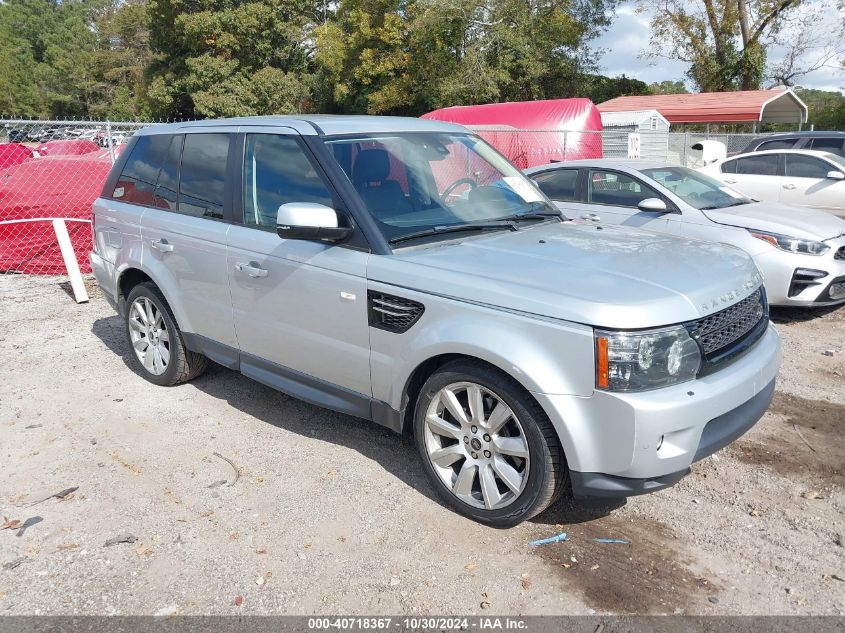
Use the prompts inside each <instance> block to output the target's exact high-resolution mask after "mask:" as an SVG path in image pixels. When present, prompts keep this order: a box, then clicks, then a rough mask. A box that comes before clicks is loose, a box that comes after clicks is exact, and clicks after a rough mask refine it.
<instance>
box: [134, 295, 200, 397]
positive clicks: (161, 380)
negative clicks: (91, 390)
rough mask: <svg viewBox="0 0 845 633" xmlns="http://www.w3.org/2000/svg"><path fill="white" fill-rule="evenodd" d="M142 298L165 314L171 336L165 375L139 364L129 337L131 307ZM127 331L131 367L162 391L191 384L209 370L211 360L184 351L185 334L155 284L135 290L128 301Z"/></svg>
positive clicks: (186, 350) (186, 349)
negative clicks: (183, 336) (158, 386)
mask: <svg viewBox="0 0 845 633" xmlns="http://www.w3.org/2000/svg"><path fill="white" fill-rule="evenodd" d="M139 297H146V298H147V299H149V300H150V301H151V302H152V303H153V305H154V306H155V308H156V309H157V310H158V311H159V312H160V313H161V314H162V317H163V319H164V322H165V324H166V326H167V331H168V334H169V335H170V341H169V350H170V360H169V362H168V364H167V367H166V368H165V370H164V373H161V374H155V373H153V372H151V371H149V370H148V369H147V368H146V367H144V365H143V364H142V363H141V361H140V360H139V358H138V356H137V354H136V353H135V350H134V349H133V347H132V337H131V336H130V333H129V318H130V312H131V310H130V308H131V306H132V303H133V302H134V301H135V300H136V299H138V298H139ZM123 322H124V328H125V332H126V340H127V342H128V343H129V349H130V352H131V353H130V358H131V359H132V361H131V362H132V367H133V368H134V369H135V371H136V373H138V374H140V375H141V376H143V377H144V378H146V379H147V380H149V381H150V382H151V383H153V384H155V385H160V386H162V387H169V386H172V385H178V384H181V383H183V382H187V381H189V380H192V379H194V378H196V377H197V376H199V375H200V374H202V373H203V372H204V371H205V369H206V367H208V359H207V358H206V357H205V356H203V355H202V354H198V353H197V352H192V351H191V350H189V349H188V348H186V347H185V341H184V339H183V338H182V331H181V330H180V329H179V326H178V325H177V324H176V320H175V319H174V318H173V312H172V311H171V310H170V306H169V305H168V304H167V301H166V300H165V298H164V295H162V294H161V291H160V290H159V289H158V286H156V285H155V284H154V283H152V282H145V283H141V284H138V285H137V286H135V287H134V288H132V290H131V292H130V293H129V296H128V297H127V298H126V314H125V316H124V319H123Z"/></svg>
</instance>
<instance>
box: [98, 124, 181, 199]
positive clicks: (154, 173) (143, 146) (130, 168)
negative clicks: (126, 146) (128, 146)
mask: <svg viewBox="0 0 845 633" xmlns="http://www.w3.org/2000/svg"><path fill="white" fill-rule="evenodd" d="M168 145H170V136H169V135H166V134H153V135H151V136H141V137H139V138H138V141H137V142H136V143H135V147H133V148H132V153H131V154H130V155H129V159H128V160H127V161H126V165H124V167H123V171H122V172H121V174H120V177H119V178H118V179H117V183H116V184H115V187H114V192H113V193H112V197H113V198H114V199H115V200H120V201H121V202H130V203H133V204H143V205H147V206H150V205H152V204H153V191H154V190H155V186H156V180H157V179H158V170H159V168H160V167H161V162H162V160H163V159H164V154H165V153H166V152H167V148H168Z"/></svg>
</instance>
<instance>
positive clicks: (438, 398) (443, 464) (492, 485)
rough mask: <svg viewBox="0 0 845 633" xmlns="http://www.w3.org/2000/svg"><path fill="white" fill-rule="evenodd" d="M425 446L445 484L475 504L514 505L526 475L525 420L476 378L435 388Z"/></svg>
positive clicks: (481, 505)
mask: <svg viewBox="0 0 845 633" xmlns="http://www.w3.org/2000/svg"><path fill="white" fill-rule="evenodd" d="M425 447H426V453H427V454H428V458H429V460H430V462H431V465H432V466H433V468H434V471H435V472H436V473H437V474H438V476H439V477H440V480H441V481H442V482H443V484H444V485H445V486H446V488H447V489H448V490H449V491H450V492H451V493H452V494H453V495H455V496H456V497H457V498H458V499H460V500H461V501H463V502H464V503H467V504H469V505H471V506H474V507H476V508H482V509H485V510H494V509H499V508H503V507H505V506H508V505H510V504H511V503H513V502H514V501H516V499H517V498H518V497H519V495H520V494H521V493H522V491H523V490H524V489H525V484H526V483H527V481H528V467H529V453H528V441H527V439H526V437H525V431H524V430H523V428H522V424H520V422H519V420H518V419H517V417H516V415H515V414H514V412H513V410H512V409H511V408H510V407H509V406H508V405H507V404H506V403H505V401H504V400H503V399H502V398H501V397H499V396H498V395H496V394H495V393H494V392H493V391H491V390H490V389H487V388H486V387H483V386H482V385H479V384H477V383H473V382H458V383H453V384H450V385H447V386H445V387H443V388H442V389H440V390H439V391H438V392H437V393H436V394H435V396H434V397H433V398H432V400H431V402H430V403H429V405H428V408H427V410H426V417H425Z"/></svg>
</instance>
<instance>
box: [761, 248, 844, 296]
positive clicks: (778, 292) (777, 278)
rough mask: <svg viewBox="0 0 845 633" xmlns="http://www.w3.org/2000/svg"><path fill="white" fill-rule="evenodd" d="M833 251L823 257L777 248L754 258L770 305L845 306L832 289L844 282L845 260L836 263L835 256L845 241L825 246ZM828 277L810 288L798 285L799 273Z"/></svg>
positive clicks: (810, 285)
mask: <svg viewBox="0 0 845 633" xmlns="http://www.w3.org/2000/svg"><path fill="white" fill-rule="evenodd" d="M825 243H826V244H828V245H830V247H831V249H830V251H828V252H827V253H825V254H824V255H819V256H812V255H798V254H793V253H785V252H783V251H781V250H778V249H776V248H772V249H771V250H767V251H765V252H763V253H760V254H758V255H755V256H754V262H755V263H756V264H757V267H758V268H759V269H760V271H761V272H762V273H763V277H764V279H765V284H766V294H767V295H768V297H769V305H773V306H795V307H815V306H819V307H821V306H829V305H838V304H841V303H845V297H841V296H837V295H835V296H831V287H832V285H833V284H835V283H840V282H842V281H843V280H845V259H836V258H835V257H836V253H837V252H838V251H839V250H840V249H841V248H845V238H838V239H835V240H828V241H827V242H825ZM802 269H803V270H810V271H819V272H821V273H825V275H824V276H823V277H819V278H816V279H815V280H813V281H814V282H813V283H811V284H796V281H798V280H800V278H801V276H800V275H796V271H799V270H802Z"/></svg>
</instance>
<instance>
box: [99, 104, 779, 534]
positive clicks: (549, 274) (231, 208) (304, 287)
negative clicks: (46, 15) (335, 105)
mask: <svg viewBox="0 0 845 633" xmlns="http://www.w3.org/2000/svg"><path fill="white" fill-rule="evenodd" d="M94 232H95V242H96V243H95V247H94V251H93V252H92V253H91V263H92V265H93V267H94V271H95V273H96V276H97V280H98V281H99V284H100V286H101V288H102V290H103V292H104V294H105V295H106V297H108V298H109V300H110V301H111V302H112V303H113V305H114V306H115V308H116V309H117V310H118V312H119V313H120V314H121V315H122V317H123V318H124V319H125V323H126V337H127V343H128V345H129V346H131V349H132V351H133V358H134V361H135V362H136V366H137V371H138V372H139V373H140V374H141V375H143V376H144V377H145V378H147V379H148V380H149V381H150V382H152V383H154V384H156V385H175V384H177V383H181V382H183V381H186V380H190V379H191V378H194V377H196V376H197V375H199V374H200V373H201V372H202V371H203V369H204V368H205V366H206V363H207V359H211V360H213V361H215V362H217V363H220V364H222V365H224V366H226V367H229V368H231V369H234V370H238V371H240V372H242V373H243V374H244V375H246V376H248V377H250V378H253V379H255V380H257V381H259V382H262V383H264V384H266V385H270V386H271V387H274V388H276V389H278V390H280V391H283V392H285V393H288V394H290V395H293V396H296V397H298V398H301V399H303V400H305V401H308V402H311V403H314V404H317V405H320V406H322V407H326V408H329V409H333V410H335V411H340V412H343V413H346V414H349V415H350V416H355V417H359V418H365V419H369V420H373V421H375V422H376V423H378V424H382V425H385V426H387V427H389V428H391V429H393V430H395V431H397V432H401V433H408V434H411V435H413V437H414V439H415V442H416V445H417V447H418V449H419V453H420V455H421V457H422V467H423V468H424V470H425V471H426V473H427V475H428V477H429V478H430V480H431V484H432V486H433V487H434V488H435V489H436V490H437V491H438V493H439V494H440V495H441V496H442V498H443V499H444V500H445V502H446V503H448V504H449V505H450V506H451V507H453V508H454V509H456V510H457V511H458V512H461V513H463V514H465V515H467V516H469V517H471V518H473V519H475V520H477V521H481V522H483V523H487V524H490V525H495V526H509V525H514V524H516V523H518V522H520V521H522V520H525V519H527V518H529V517H531V516H533V515H535V514H537V513H538V512H540V511H542V510H543V509H544V508H546V507H547V506H548V505H549V504H550V503H551V502H552V501H554V500H555V498H556V497H557V496H558V495H560V494H561V493H562V492H564V491H571V493H572V494H574V495H575V496H576V497H626V496H630V495H636V494H641V493H644V492H650V491H654V490H659V489H661V488H664V487H666V486H670V485H672V484H674V483H675V482H677V481H678V480H679V479H681V478H682V477H683V476H684V475H685V474H687V473H688V472H689V469H690V465H691V464H692V463H693V462H694V461H696V460H699V459H701V458H703V457H705V456H707V455H709V454H711V453H713V452H714V451H716V450H718V449H719V448H721V447H723V446H725V445H726V444H728V443H729V442H731V441H732V440H734V439H735V438H737V437H739V436H740V435H741V434H743V433H744V432H745V431H747V430H748V429H749V428H750V427H751V426H753V425H754V423H755V422H756V421H757V420H758V419H759V418H760V417H761V416H762V414H763V412H764V411H765V410H766V408H767V407H768V405H769V403H770V401H771V398H772V394H773V391H774V385H775V377H776V374H777V371H778V366H779V363H780V344H779V338H778V335H777V333H776V331H775V329H774V328H773V327H772V326H771V325H770V324H769V318H768V307H767V303H766V295H765V291H764V289H763V286H762V285H761V279H760V275H759V272H758V271H757V269H756V268H755V266H754V264H753V262H752V261H751V259H750V258H749V257H748V256H747V255H746V254H744V253H743V252H742V251H740V250H739V249H736V248H733V247H730V246H724V245H718V244H713V243H709V242H703V241H697V240H689V239H680V238H676V237H671V236H668V235H659V234H655V233H650V232H641V231H637V230H633V229H628V228H620V227H614V226H603V225H600V224H599V225H597V224H594V223H590V224H578V223H573V222H569V221H566V220H565V219H564V218H562V217H561V215H560V213H559V212H558V211H557V210H556V209H555V208H554V206H553V205H552V204H551V203H550V201H549V200H548V199H547V198H546V197H545V196H544V195H543V194H542V193H541V192H540V191H539V190H538V189H537V188H536V187H535V186H534V185H533V184H532V182H531V181H530V180H528V179H527V178H526V177H525V176H523V175H522V174H521V173H520V172H519V170H517V169H516V168H515V167H514V166H512V165H511V164H510V163H509V162H508V161H507V160H505V159H504V158H503V157H502V156H501V155H500V154H498V153H497V152H496V151H495V150H493V149H492V148H491V147H490V146H488V145H486V144H485V143H484V142H483V141H482V140H481V139H479V138H478V137H477V136H474V135H473V134H472V133H470V132H469V131H467V130H466V129H465V128H462V127H460V126H456V125H451V124H445V123H440V122H435V121H424V120H418V119H404V118H389V117H386V118H380V117H330V116H302V117H269V118H264V117H262V118H244V119H228V120H217V121H204V122H194V123H179V124H171V125H162V126H154V127H149V128H146V129H144V130H142V131H141V132H139V133H138V134H137V135H135V136H134V137H133V138H132V140H131V141H130V142H129V144H128V145H127V147H126V148H125V150H124V151H123V152H122V154H121V155H120V157H119V160H118V161H117V162H116V163H115V166H114V168H113V169H112V172H111V174H110V175H109V177H108V181H107V183H106V186H105V189H104V191H103V194H102V196H101V197H100V198H99V199H98V200H97V201H96V202H95V204H94Z"/></svg>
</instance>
